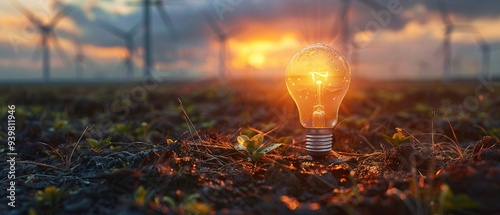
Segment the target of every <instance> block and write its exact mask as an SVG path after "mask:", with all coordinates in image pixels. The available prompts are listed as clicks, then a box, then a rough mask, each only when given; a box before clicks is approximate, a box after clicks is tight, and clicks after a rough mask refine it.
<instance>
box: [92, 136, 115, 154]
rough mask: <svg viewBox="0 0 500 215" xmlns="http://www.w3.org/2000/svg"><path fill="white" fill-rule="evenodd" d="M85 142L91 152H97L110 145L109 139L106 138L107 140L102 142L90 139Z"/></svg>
mask: <svg viewBox="0 0 500 215" xmlns="http://www.w3.org/2000/svg"><path fill="white" fill-rule="evenodd" d="M87 142H88V143H89V145H90V148H91V149H92V150H94V151H96V152H98V151H100V150H102V149H104V148H105V147H107V146H109V145H110V144H111V137H108V138H106V139H103V140H96V139H92V138H87Z"/></svg>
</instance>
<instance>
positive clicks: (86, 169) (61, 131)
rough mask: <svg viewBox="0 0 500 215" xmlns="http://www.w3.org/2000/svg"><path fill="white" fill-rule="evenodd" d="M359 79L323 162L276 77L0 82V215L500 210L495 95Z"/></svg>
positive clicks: (461, 86)
mask: <svg viewBox="0 0 500 215" xmlns="http://www.w3.org/2000/svg"><path fill="white" fill-rule="evenodd" d="M357 83H363V84H352V85H351V88H350V90H349V92H348V94H347V95H346V97H345V99H344V102H343V103H342V106H341V108H340V112H339V123H338V125H337V127H336V128H335V130H334V132H333V134H334V145H333V148H334V151H333V152H332V153H330V155H328V156H327V157H326V158H325V159H322V160H313V159H312V158H311V157H310V156H308V155H307V153H306V151H305V134H304V129H303V128H302V127H301V125H300V124H299V120H298V113H297V110H296V108H295V105H294V104H293V101H292V100H291V98H290V96H289V95H288V93H287V92H286V88H285V85H284V83H281V82H279V83H277V82H256V81H255V82H237V83H230V84H227V85H221V84H218V83H217V82H212V81H207V82H186V83H162V84H160V85H144V84H140V83H138V84H133V85H113V86H101V85H99V86H97V85H89V86H22V87H19V86H4V87H0V92H2V94H1V95H0V121H1V122H2V123H0V142H2V148H0V152H1V153H0V160H1V162H2V163H1V164H2V168H1V169H0V179H1V182H2V190H1V191H0V193H1V196H2V198H1V199H0V211H2V212H1V214H499V213H500V205H499V204H498V200H499V199H500V183H498V182H499V181H500V146H499V145H500V141H499V137H500V97H499V96H498V95H499V92H500V88H499V87H493V86H490V85H484V83H483V84H481V83H447V84H443V83H415V82H400V83H377V82H369V83H368V82H357ZM478 89H479V90H478ZM8 105H15V106H16V108H15V113H14V115H15V118H16V145H15V146H16V149H15V150H16V151H15V152H16V153H17V155H16V164H15V176H16V179H15V180H14V181H15V182H16V186H15V189H16V190H15V206H16V207H15V208H13V207H10V206H8V203H9V202H10V200H9V199H8V198H6V196H8V195H9V193H8V191H7V189H8V188H9V186H10V185H9V183H10V181H11V180H10V179H9V178H8V175H9V173H8V172H9V163H8V162H6V161H7V160H8V159H9V156H8V155H7V153H8V152H9V148H8V147H7V142H8V132H7V130H8V128H7V127H8V126H7V121H8V115H9V113H8ZM243 135H245V136H246V137H248V138H252V137H254V139H252V140H249V141H253V140H257V139H258V138H257V137H263V139H261V140H260V142H259V144H260V143H262V144H263V145H262V147H269V146H271V145H272V144H275V143H279V144H280V145H279V147H277V148H275V149H273V150H270V151H269V152H267V153H262V154H261V155H262V156H261V157H259V156H254V154H251V153H250V152H247V151H244V150H237V149H235V146H236V145H238V143H239V140H240V139H241V138H242V137H243ZM249 141H247V142H244V144H245V146H246V147H247V148H246V149H250V145H246V144H250V142H249ZM251 143H252V144H253V143H255V142H251ZM276 146H277V145H276Z"/></svg>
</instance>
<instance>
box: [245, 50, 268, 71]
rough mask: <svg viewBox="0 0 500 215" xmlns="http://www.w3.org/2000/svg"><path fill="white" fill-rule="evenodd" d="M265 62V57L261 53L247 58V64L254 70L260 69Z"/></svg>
mask: <svg viewBox="0 0 500 215" xmlns="http://www.w3.org/2000/svg"><path fill="white" fill-rule="evenodd" d="M265 62H266V57H265V56H264V55H263V54H261V53H252V54H251V55H250V56H249V57H248V64H249V65H250V66H252V67H254V68H257V69H259V68H261V67H262V65H264V63H265Z"/></svg>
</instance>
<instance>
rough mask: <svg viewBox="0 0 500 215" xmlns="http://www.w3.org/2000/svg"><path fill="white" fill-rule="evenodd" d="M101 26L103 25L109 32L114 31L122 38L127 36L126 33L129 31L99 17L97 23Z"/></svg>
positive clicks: (113, 32)
mask: <svg viewBox="0 0 500 215" xmlns="http://www.w3.org/2000/svg"><path fill="white" fill-rule="evenodd" d="M96 24H97V25H98V26H99V27H101V28H102V29H104V30H106V31H108V32H109V33H112V34H114V35H115V36H117V37H120V38H125V37H126V34H127V32H125V31H123V30H121V29H119V28H117V27H115V26H113V25H111V24H109V23H107V22H105V21H104V20H101V19H98V20H97V23H96Z"/></svg>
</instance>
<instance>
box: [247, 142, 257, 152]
mask: <svg viewBox="0 0 500 215" xmlns="http://www.w3.org/2000/svg"><path fill="white" fill-rule="evenodd" d="M245 147H246V148H247V151H248V153H250V154H253V153H254V152H255V150H256V149H257V148H258V146H257V144H256V143H255V140H248V141H245Z"/></svg>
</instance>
